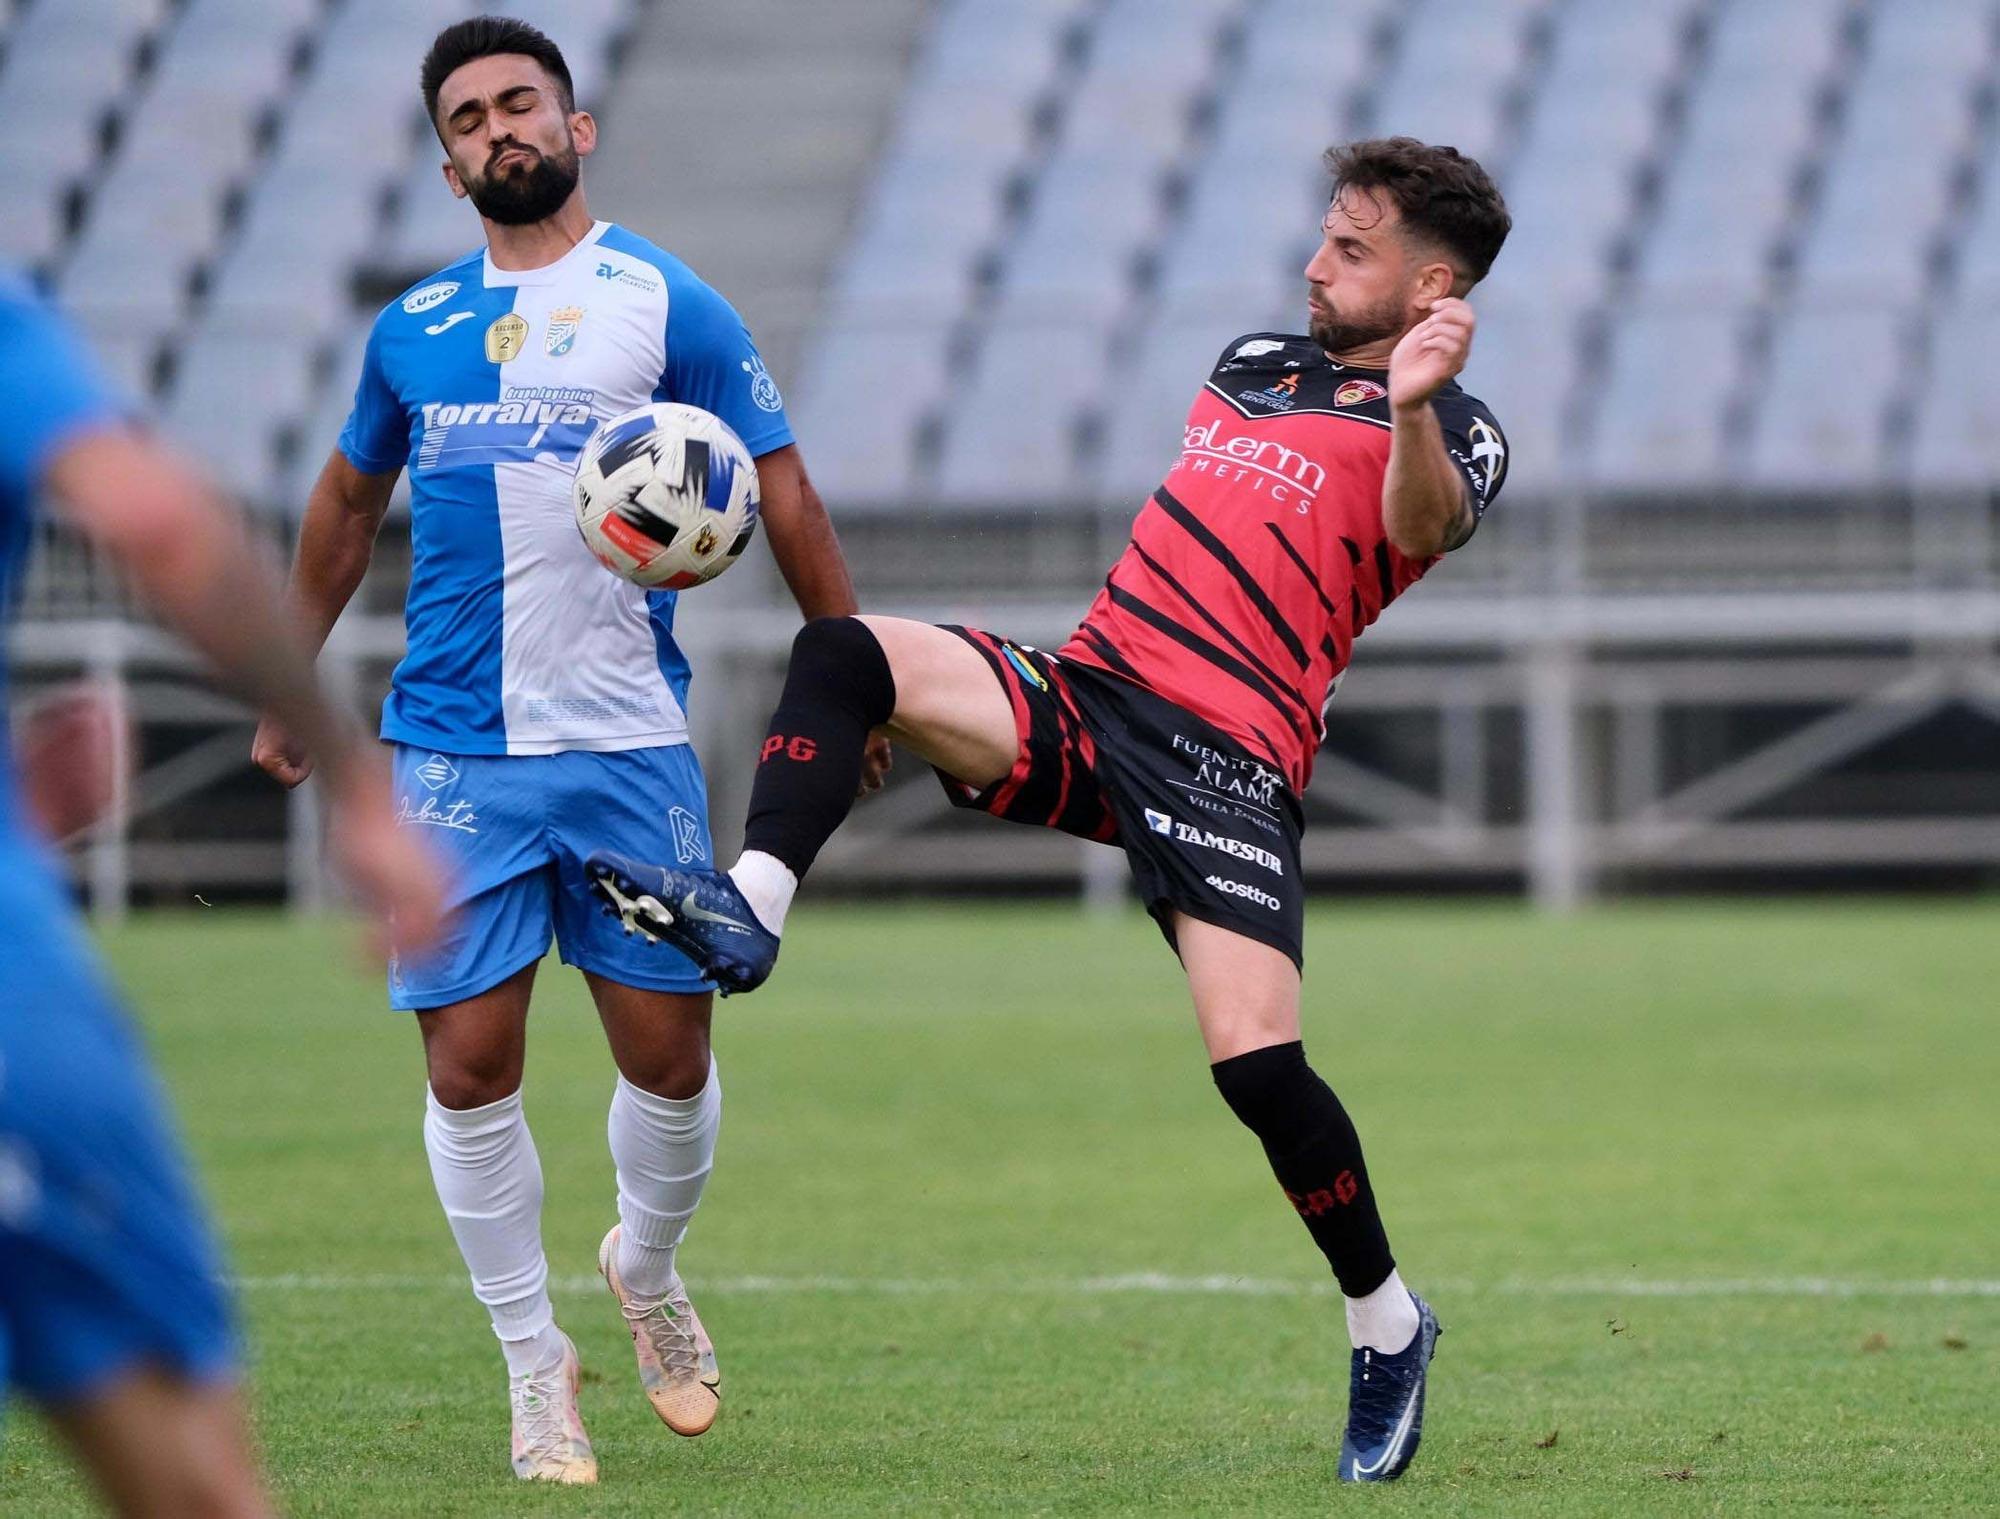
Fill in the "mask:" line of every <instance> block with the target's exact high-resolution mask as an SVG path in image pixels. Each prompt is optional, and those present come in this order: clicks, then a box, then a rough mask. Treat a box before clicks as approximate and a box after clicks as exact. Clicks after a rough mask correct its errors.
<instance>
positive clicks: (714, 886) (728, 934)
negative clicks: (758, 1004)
mask: <svg viewBox="0 0 2000 1519" xmlns="http://www.w3.org/2000/svg"><path fill="white" fill-rule="evenodd" d="M583 868H584V873H585V874H586V875H588V876H589V877H590V889H591V890H592V891H594V892H596V893H597V895H598V898H599V899H600V900H601V901H602V902H603V903H604V904H605V908H606V910H607V911H608V912H610V913H611V914H612V915H613V916H614V917H616V918H618V919H619V920H621V921H622V922H623V923H624V925H625V932H627V933H628V934H630V933H636V934H639V935H641V936H642V937H644V938H646V939H647V940H649V941H658V940H660V939H665V940H666V941H667V942H668V943H669V944H671V945H673V946H674V947H675V948H676V949H678V950H680V951H681V953H683V954H684V955H686V956H687V957H688V958H689V959H690V960H692V961H694V963H695V964H696V965H698V966H700V967H701V973H702V974H703V975H704V976H707V977H708V978H709V980H711V981H713V982H714V983H715V984H716V985H717V986H718V987H720V988H721V990H722V995H723V996H725V997H727V996H729V995H730V994H731V993H732V992H752V991H755V990H756V989H757V988H758V987H760V986H762V985H763V984H764V978H765V977H766V976H768V975H770V974H771V967H772V966H774V965H776V964H777V963H778V936H777V935H776V934H774V933H772V932H771V931H770V930H769V929H768V928H766V927H764V925H763V924H762V923H759V922H758V921H757V915H756V914H755V913H754V912H752V911H751V910H750V904H749V903H748V902H746V901H744V900H743V893H742V892H740V891H738V890H737V889H736V883H735V882H734V881H732V880H730V879H729V877H728V876H726V875H722V874H719V873H718V872H716V871H713V870H676V869H674V868H672V867H670V866H666V865H648V864H646V863H645V862H644V861H641V860H634V859H631V858H629V857H628V856H626V855H622V854H613V853H611V852H610V851H609V850H607V849H599V850H597V851H595V852H594V853H592V855H591V856H590V858H589V859H587V860H585V861H584V862H583Z"/></svg>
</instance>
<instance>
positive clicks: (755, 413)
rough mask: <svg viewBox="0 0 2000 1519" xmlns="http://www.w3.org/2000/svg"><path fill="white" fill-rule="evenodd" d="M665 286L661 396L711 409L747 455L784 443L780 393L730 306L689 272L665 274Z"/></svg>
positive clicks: (787, 434) (786, 425) (787, 437)
mask: <svg viewBox="0 0 2000 1519" xmlns="http://www.w3.org/2000/svg"><path fill="white" fill-rule="evenodd" d="M667 289H668V297H667V371H666V373H665V374H664V375H662V376H661V377H660V393H661V399H662V400H667V401H679V402H682V403H683V404H685V405H688V406H699V407H700V408H701V409H702V410H703V411H712V412H714V413H715V414H716V415H717V416H718V417H720V418H722V420H723V421H725V422H727V423H728V424H729V425H730V426H731V427H732V428H734V429H735V430H736V435H737V436H738V437H739V438H741V439H742V440H743V442H744V446H745V447H747V448H748V449H749V450H750V455H751V457H752V458H755V457H757V456H758V455H760V454H768V453H770V452H771V451H772V450H773V449H779V448H783V447H784V446H785V445H786V444H788V443H790V442H791V441H792V426H791V423H790V422H788V421H787V420H786V419H785V400H784V397H783V396H781V395H780V394H779V393H778V382H777V381H776V380H774V379H772V378H771V374H770V371H769V370H767V369H765V367H764V361H763V359H762V358H760V357H759V356H758V353H757V345H756V344H755V343H753V342H751V341H750V333H749V330H748V329H747V328H746V327H744V325H743V318H741V317H740V316H738V315H737V314H736V308H735V307H734V306H731V305H730V304H729V302H728V301H726V300H724V299H723V298H722V296H721V295H720V294H718V293H717V292H716V291H715V290H714V289H712V288H711V287H710V286H708V285H705V284H703V283H702V282H701V281H700V280H699V279H697V278H695V277H694V275H692V274H690V273H685V272H682V273H681V277H679V278H673V277H672V276H671V275H670V277H669V280H668V285H667Z"/></svg>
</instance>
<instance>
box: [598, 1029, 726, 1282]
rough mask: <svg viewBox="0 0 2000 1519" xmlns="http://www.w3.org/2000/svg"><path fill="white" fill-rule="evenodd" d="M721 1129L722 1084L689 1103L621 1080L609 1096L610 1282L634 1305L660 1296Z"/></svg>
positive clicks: (716, 1081)
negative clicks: (614, 1188) (614, 1177)
mask: <svg viewBox="0 0 2000 1519" xmlns="http://www.w3.org/2000/svg"><path fill="white" fill-rule="evenodd" d="M721 1127H722V1082H721V1079H720V1078H719V1077H718V1076H717V1075H716V1073H715V1061H714V1059H713V1057H711V1058H710V1060H709V1062H708V1081H707V1083H706V1084H705V1085H704V1086H703V1087H702V1089H701V1090H700V1091H699V1092H696V1093H695V1094H694V1096H692V1097H656V1096H654V1095H653V1094H652V1093H651V1092H642V1091H640V1090H639V1088H637V1087H635V1086H633V1085H632V1083H631V1082H629V1081H627V1080H626V1079H625V1078H624V1077H623V1076H620V1077H619V1078H618V1087H617V1090H616V1091H614V1092H613V1093H612V1094H611V1122H610V1134H611V1159H612V1162H613V1164H615V1165H616V1166H617V1168H618V1223H619V1230H618V1275H619V1276H620V1277H621V1278H623V1280H624V1283H625V1286H626V1289H627V1290H628V1291H629V1292H630V1293H631V1294H632V1295H633V1296H634V1297H636V1298H641V1299H651V1298H658V1297H664V1296H666V1293H667V1289H668V1288H669V1287H671V1286H673V1285H674V1282H675V1281H676V1280H677V1278H676V1276H675V1273H674V1251H675V1249H676V1248H677V1247H678V1246H679V1245H680V1242H681V1236H682V1235H684V1234H686V1233H687V1226H688V1220H689V1219H690V1218H692V1217H693V1216H694V1210H695V1207H696V1205H697V1204H698V1203H700V1201H701V1189H702V1188H703V1187H704V1186H705V1185H707V1183H708V1173H709V1170H710V1168H711V1167H712V1166H713V1165H714V1164H715V1135H716V1131H717V1130H718V1129H720V1128H721Z"/></svg>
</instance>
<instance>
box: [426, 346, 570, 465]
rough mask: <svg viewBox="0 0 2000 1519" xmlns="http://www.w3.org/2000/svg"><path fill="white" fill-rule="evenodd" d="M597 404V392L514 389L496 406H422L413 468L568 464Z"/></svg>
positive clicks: (563, 388)
mask: <svg viewBox="0 0 2000 1519" xmlns="http://www.w3.org/2000/svg"><path fill="white" fill-rule="evenodd" d="M522 325H523V326H525V325H526V324H525V323H523V324H522ZM595 399H596V392H595V391H592V390H588V389H583V388H580V387H577V386H570V385H514V386H509V387H507V388H506V389H505V390H503V391H502V392H501V393H500V398H499V399H498V400H497V401H463V402H456V401H430V402H426V403H425V405H424V409H423V413H422V417H423V430H422V432H421V434H420V436H419V438H418V441H417V451H416V455H415V459H414V463H415V467H416V468H417V469H419V470H429V469H450V468H454V467H456V466H460V465H467V464H507V463H523V462H527V461H530V460H534V459H539V458H542V457H543V456H545V455H546V456H548V457H549V458H551V459H552V460H553V462H555V463H558V464H568V463H571V462H573V461H574V460H575V458H576V456H577V454H578V453H579V452H580V451H581V450H582V448H583V445H584V444H585V443H586V442H587V441H588V440H589V438H590V434H591V432H592V431H593V430H594V428H595V426H596V424H595V423H594V422H593V421H592V420H591V407H592V403H593V402H594V401H595Z"/></svg>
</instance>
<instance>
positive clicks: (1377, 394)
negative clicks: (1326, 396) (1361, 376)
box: [1333, 380, 1389, 406]
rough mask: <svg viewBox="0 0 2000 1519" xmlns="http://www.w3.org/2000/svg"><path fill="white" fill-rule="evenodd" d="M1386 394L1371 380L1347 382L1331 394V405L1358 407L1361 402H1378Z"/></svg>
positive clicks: (1386, 392)
mask: <svg viewBox="0 0 2000 1519" xmlns="http://www.w3.org/2000/svg"><path fill="white" fill-rule="evenodd" d="M1388 393H1389V392H1388V391H1386V390H1384V389H1383V388H1382V387H1381V386H1380V385H1377V384H1376V383H1375V382H1374V381H1373V380H1349V381H1348V382H1347V383H1346V384H1344V385H1342V386H1341V387H1340V389H1338V390H1336V391H1335V392H1334V393H1333V404H1334V405H1335V406H1359V405H1360V404H1361V403H1362V402H1363V401H1379V400H1381V399H1382V397H1384V396H1386V395H1387V394H1388Z"/></svg>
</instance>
